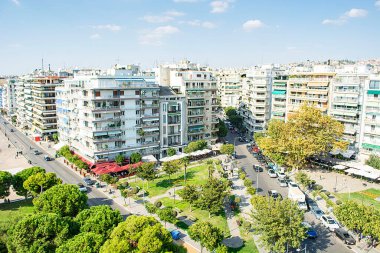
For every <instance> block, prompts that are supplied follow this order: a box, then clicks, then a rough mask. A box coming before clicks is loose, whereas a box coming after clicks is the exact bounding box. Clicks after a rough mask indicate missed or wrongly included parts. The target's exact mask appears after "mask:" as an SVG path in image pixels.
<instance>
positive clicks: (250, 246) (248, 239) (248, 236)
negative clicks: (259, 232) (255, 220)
mask: <svg viewBox="0 0 380 253" xmlns="http://www.w3.org/2000/svg"><path fill="white" fill-rule="evenodd" d="M240 234H241V236H242V238H243V240H244V245H243V247H241V248H238V249H233V248H228V252H229V253H258V252H259V250H258V249H257V247H256V244H255V241H254V240H253V236H252V233H246V232H244V231H243V229H242V228H241V227H240Z"/></svg>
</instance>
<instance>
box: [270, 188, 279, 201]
mask: <svg viewBox="0 0 380 253" xmlns="http://www.w3.org/2000/svg"><path fill="white" fill-rule="evenodd" d="M268 195H269V196H270V197H272V198H274V199H276V200H277V199H280V200H281V199H282V196H281V194H280V193H278V192H277V191H276V190H269V191H268Z"/></svg>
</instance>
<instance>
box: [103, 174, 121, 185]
mask: <svg viewBox="0 0 380 253" xmlns="http://www.w3.org/2000/svg"><path fill="white" fill-rule="evenodd" d="M99 179H100V180H101V181H103V182H105V183H107V185H112V184H116V183H117V181H119V179H118V178H117V177H113V176H111V175H110V174H103V175H100V178H99Z"/></svg>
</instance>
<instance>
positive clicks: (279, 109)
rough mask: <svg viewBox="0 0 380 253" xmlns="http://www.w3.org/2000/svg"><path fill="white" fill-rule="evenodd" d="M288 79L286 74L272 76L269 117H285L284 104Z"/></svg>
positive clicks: (285, 103) (281, 118)
mask: <svg viewBox="0 0 380 253" xmlns="http://www.w3.org/2000/svg"><path fill="white" fill-rule="evenodd" d="M288 79H289V76H288V75H286V74H280V75H278V76H274V77H273V83H272V99H271V119H279V120H283V121H285V119H286V105H287V92H288Z"/></svg>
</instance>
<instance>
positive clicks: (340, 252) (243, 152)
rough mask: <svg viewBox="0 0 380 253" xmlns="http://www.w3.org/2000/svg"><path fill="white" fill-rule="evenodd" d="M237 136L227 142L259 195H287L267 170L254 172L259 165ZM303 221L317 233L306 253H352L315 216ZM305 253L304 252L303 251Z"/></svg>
mask: <svg viewBox="0 0 380 253" xmlns="http://www.w3.org/2000/svg"><path fill="white" fill-rule="evenodd" d="M237 136H238V135H237V134H232V133H231V132H230V131H229V133H228V135H227V138H226V139H227V140H228V142H229V143H231V144H234V143H235V144H236V145H235V151H236V154H237V157H236V158H237V161H238V162H239V163H238V167H239V168H241V167H242V168H243V169H244V170H245V172H246V173H247V176H248V177H249V178H250V179H251V180H252V182H253V185H254V186H255V187H257V184H258V190H259V191H258V192H259V194H261V195H267V194H268V191H269V190H276V191H278V192H279V193H280V194H281V195H282V196H283V197H286V196H287V195H288V188H287V187H280V185H279V183H278V182H277V178H270V177H269V175H268V173H267V170H266V169H265V168H264V172H259V173H257V172H255V171H254V170H253V165H254V164H256V165H259V164H260V163H259V162H258V161H257V160H256V159H255V158H254V157H253V155H252V154H251V153H249V151H248V149H247V143H241V142H239V140H238V138H236V137H237ZM305 220H306V221H307V222H309V223H310V224H311V225H312V226H313V227H314V228H315V229H316V231H317V233H318V238H317V239H307V240H305V242H304V245H303V248H304V247H305V246H306V251H307V252H308V253H316V252H328V253H350V252H352V251H351V250H350V249H349V248H348V247H347V246H346V245H344V244H343V243H342V242H341V241H340V240H339V239H338V238H336V237H335V236H334V235H333V234H332V233H331V232H330V231H329V230H328V229H326V228H325V227H324V226H323V225H322V224H321V223H320V221H319V220H317V219H316V218H315V216H314V215H313V214H312V213H310V212H307V213H305ZM303 252H305V251H303Z"/></svg>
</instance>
